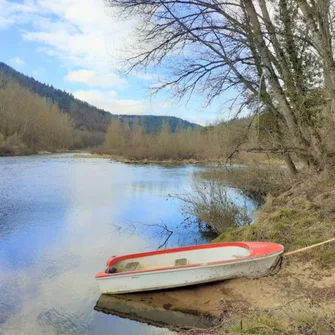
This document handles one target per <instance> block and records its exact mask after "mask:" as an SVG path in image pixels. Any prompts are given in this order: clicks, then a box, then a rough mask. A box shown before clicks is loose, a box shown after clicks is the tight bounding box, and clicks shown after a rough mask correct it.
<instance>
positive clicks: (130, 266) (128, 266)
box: [124, 262, 140, 271]
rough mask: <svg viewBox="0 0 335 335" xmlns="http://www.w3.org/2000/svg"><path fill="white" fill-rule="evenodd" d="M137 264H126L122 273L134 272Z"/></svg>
mask: <svg viewBox="0 0 335 335" xmlns="http://www.w3.org/2000/svg"><path fill="white" fill-rule="evenodd" d="M139 264H140V263H139V262H130V263H128V264H126V266H125V267H124V271H135V270H136V269H137V268H138V266H139Z"/></svg>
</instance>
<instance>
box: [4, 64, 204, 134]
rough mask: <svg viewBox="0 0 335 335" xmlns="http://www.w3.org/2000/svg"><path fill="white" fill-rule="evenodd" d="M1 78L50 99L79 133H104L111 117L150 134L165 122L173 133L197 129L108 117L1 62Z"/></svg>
mask: <svg viewBox="0 0 335 335" xmlns="http://www.w3.org/2000/svg"><path fill="white" fill-rule="evenodd" d="M0 78H1V79H3V80H15V81H16V82H18V83H19V84H20V85H21V86H22V87H24V88H27V89H29V90H30V91H32V92H33V93H36V94H38V95H40V96H41V97H43V98H47V99H50V100H51V101H52V102H53V103H56V104H57V105H58V106H59V108H60V110H61V111H63V112H65V113H67V114H69V115H70V117H71V120H72V122H73V125H74V128H75V129H78V130H86V131H90V132H99V133H102V132H103V133H104V132H105V131H106V130H107V127H108V125H109V124H110V122H111V120H112V118H113V117H119V118H120V119H121V122H124V121H129V122H130V124H131V123H132V122H133V120H134V119H139V120H140V123H141V124H143V126H144V128H145V130H146V131H147V132H149V133H151V132H158V131H160V129H161V125H162V122H163V121H164V120H166V121H167V122H168V124H169V125H170V129H171V131H172V132H174V131H175V129H176V127H177V126H178V127H181V128H196V127H200V126H199V125H197V124H195V123H191V122H188V121H185V120H182V119H180V118H177V117H173V116H153V115H118V114H111V113H109V112H106V111H104V110H102V109H99V108H97V107H95V106H92V105H90V104H88V103H87V102H84V101H81V100H78V99H76V98H75V97H74V96H73V95H72V94H70V93H68V92H65V91H62V90H59V89H57V88H54V87H53V86H52V85H51V86H50V85H47V84H43V83H40V82H39V81H37V80H35V79H34V78H32V77H28V76H26V75H24V74H22V73H20V72H18V71H16V70H14V69H13V68H11V67H10V66H8V65H6V64H5V63H2V62H0Z"/></svg>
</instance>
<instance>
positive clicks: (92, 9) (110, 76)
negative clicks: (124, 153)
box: [0, 0, 226, 125]
mask: <svg viewBox="0 0 335 335" xmlns="http://www.w3.org/2000/svg"><path fill="white" fill-rule="evenodd" d="M135 27H136V20H128V21H125V20H123V21H120V20H119V19H117V17H116V15H115V13H114V12H113V11H112V9H110V8H106V7H105V5H104V4H103V1H102V0H15V1H14V0H0V45H1V48H0V61H2V62H4V63H6V64H8V65H10V66H12V67H13V68H14V69H15V70H17V71H20V72H22V73H24V74H26V75H29V76H32V77H34V78H35V79H37V80H39V81H41V82H43V83H47V84H50V85H53V86H54V87H56V88H59V89H62V90H65V91H67V92H70V93H72V94H73V95H74V96H75V97H76V98H78V99H81V100H84V101H86V102H88V103H90V104H92V105H95V106H97V107H99V108H103V109H105V110H106V111H109V112H111V113H114V114H151V115H173V116H177V117H181V118H183V119H186V120H188V121H191V122H196V123H199V124H202V125H206V124H209V123H213V122H216V121H217V120H219V119H222V118H223V116H224V115H226V114H224V112H225V111H224V110H223V109H222V107H221V106H222V105H221V103H220V104H219V103H214V104H213V105H212V106H210V107H205V103H204V101H203V100H202V97H201V96H200V95H197V94H194V95H193V96H192V98H191V99H184V100H182V101H177V100H176V99H173V98H172V97H171V96H170V94H169V92H162V93H160V94H159V95H157V96H152V95H150V87H153V86H154V85H155V83H157V78H159V76H161V75H162V73H161V71H162V70H160V69H159V68H153V69H151V72H150V73H148V72H147V73H144V72H138V73H135V72H134V73H131V74H128V75H125V74H122V71H120V70H121V69H122V65H121V64H122V59H123V57H124V53H123V52H122V51H123V50H124V49H125V48H126V46H127V45H131V44H132V43H136V35H135V34H134V28H135Z"/></svg>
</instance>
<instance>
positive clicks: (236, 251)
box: [95, 242, 284, 294]
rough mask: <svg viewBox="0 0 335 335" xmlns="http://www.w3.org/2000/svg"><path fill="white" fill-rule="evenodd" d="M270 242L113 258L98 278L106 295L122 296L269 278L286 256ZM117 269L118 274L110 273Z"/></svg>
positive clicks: (108, 261) (169, 250)
mask: <svg viewBox="0 0 335 335" xmlns="http://www.w3.org/2000/svg"><path fill="white" fill-rule="evenodd" d="M283 251H284V247H283V246H282V245H280V244H275V243H268V242H232V243H211V244H202V245H195V246H189V247H182V248H172V249H164V250H158V251H150V252H144V253H138V254H130V255H124V256H120V257H117V256H112V257H111V258H109V259H108V260H107V262H106V266H107V268H106V271H105V272H99V273H97V274H96V275H95V278H96V279H97V280H98V283H99V285H100V289H101V291H102V293H109V294H121V293H130V292H141V291H152V290H160V289H166V288H172V287H180V286H187V285H195V284H201V283H208V282H214V281H219V280H224V279H230V278H237V277H243V276H247V277H258V276H262V275H265V274H266V273H267V272H268V271H269V269H270V268H271V267H272V266H273V265H274V264H275V263H276V260H277V259H278V257H279V256H280V255H281V254H282V253H283ZM112 268H113V271H116V272H115V273H108V272H109V271H110V269H112Z"/></svg>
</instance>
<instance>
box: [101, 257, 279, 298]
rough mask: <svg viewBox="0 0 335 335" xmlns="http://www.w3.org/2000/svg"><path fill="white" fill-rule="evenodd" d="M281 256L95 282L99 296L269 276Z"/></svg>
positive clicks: (118, 276) (109, 277) (166, 270)
mask: <svg viewBox="0 0 335 335" xmlns="http://www.w3.org/2000/svg"><path fill="white" fill-rule="evenodd" d="M281 253H282V252H278V253H275V254H268V255H264V256H262V257H258V258H251V259H243V260H241V259H240V260H236V261H232V262H223V263H217V264H206V263H204V264H200V265H199V266H196V267H184V268H171V269H164V270H160V271H149V272H138V273H132V274H126V273H125V274H124V275H123V274H122V273H120V274H118V275H117V276H108V277H103V278H97V280H98V283H99V285H100V289H101V292H102V293H105V294H122V293H130V292H141V291H152V290H160V289H167V288H173V287H180V286H189V285H195V284H201V283H208V282H214V281H221V280H225V279H230V278H237V277H243V276H247V277H258V276H263V275H266V274H267V273H268V271H269V269H270V268H271V267H272V266H273V265H274V264H275V263H276V260H277V259H278V257H279V256H280V254H281Z"/></svg>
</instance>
